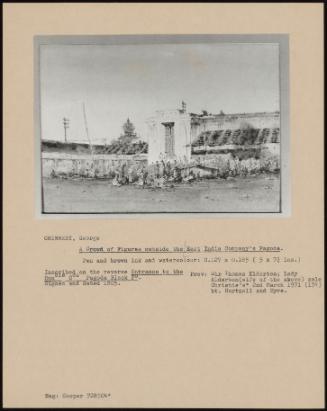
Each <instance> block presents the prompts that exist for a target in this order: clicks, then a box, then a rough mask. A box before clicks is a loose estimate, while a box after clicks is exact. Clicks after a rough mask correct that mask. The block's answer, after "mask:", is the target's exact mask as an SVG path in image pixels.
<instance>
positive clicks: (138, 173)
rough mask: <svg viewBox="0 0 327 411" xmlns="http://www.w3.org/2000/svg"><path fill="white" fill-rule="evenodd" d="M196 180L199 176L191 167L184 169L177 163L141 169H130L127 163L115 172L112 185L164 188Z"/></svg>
mask: <svg viewBox="0 0 327 411" xmlns="http://www.w3.org/2000/svg"><path fill="white" fill-rule="evenodd" d="M196 178H197V176H196V175H195V173H194V172H193V170H190V168H189V167H187V166H184V167H183V166H182V165H181V164H179V163H178V162H177V161H174V162H172V163H171V162H169V161H167V162H165V161H164V160H161V161H156V162H155V163H154V164H150V165H148V166H145V165H142V166H141V167H139V168H135V167H133V166H131V167H128V166H127V164H126V163H123V164H121V165H120V167H119V168H118V169H116V170H115V176H114V179H113V181H112V184H113V185H114V186H121V185H126V184H137V185H139V186H143V187H147V186H150V187H164V186H165V185H171V184H173V183H180V182H191V181H193V180H195V179H196Z"/></svg>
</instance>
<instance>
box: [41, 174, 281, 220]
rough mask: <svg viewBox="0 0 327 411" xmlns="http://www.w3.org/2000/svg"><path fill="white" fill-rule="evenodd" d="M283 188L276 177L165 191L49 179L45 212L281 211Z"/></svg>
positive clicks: (45, 182) (45, 185)
mask: <svg viewBox="0 0 327 411" xmlns="http://www.w3.org/2000/svg"><path fill="white" fill-rule="evenodd" d="M279 188H280V179H279V176H276V175H273V176H272V175H270V176H269V175H266V176H264V175H260V176H256V177H249V178H241V177H238V178H235V179H231V180H221V179H215V180H201V181H195V182H192V183H181V184H178V185H175V187H169V188H162V189H161V188H155V189H153V188H143V187H140V186H136V185H127V186H120V187H117V186H113V185H112V183H111V181H110V180H65V179H51V178H45V179H43V201H44V212H46V213H126V212H132V213H144V212H148V213H163V212H170V213H173V212H224V213H230V212H278V211H279V191H280V190H279Z"/></svg>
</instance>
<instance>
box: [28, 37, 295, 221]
mask: <svg viewBox="0 0 327 411" xmlns="http://www.w3.org/2000/svg"><path fill="white" fill-rule="evenodd" d="M229 37H230V38H231V39H230V40H229V41H228V36H227V40H226V38H223V37H219V36H198V37H197V36H166V37H164V36H149V37H147V36H127V37H126V36H104V37H101V38H100V39H98V40H97V37H96V36H95V38H93V39H92V36H90V37H87V38H86V40H89V41H85V37H83V38H81V39H79V36H73V37H68V38H65V37H64V38H60V36H59V38H58V37H56V36H53V38H52V37H51V36H47V37H46V38H45V41H43V37H42V36H40V37H38V38H37V41H36V54H37V61H38V66H37V76H36V77H37V78H36V81H37V87H36V90H37V96H36V97H37V107H36V111H37V122H38V124H37V129H38V131H39V136H38V140H37V141H38V145H39V155H40V175H39V179H40V191H41V210H42V213H44V214H61V213H72V214H79V213H81V214H93V213H104V214H106V213H107V214H124V213H126V214H128V213H137V214H143V213H281V211H282V204H283V198H282V177H283V178H284V176H283V172H284V171H283V163H282V160H283V161H284V162H285V161H286V162H287V158H285V157H284V158H283V159H282V157H283V156H284V155H285V154H286V153H284V152H283V151H282V145H283V139H287V138H288V136H287V133H286V128H284V127H283V124H282V121H281V117H282V116H283V115H284V117H285V116H286V112H287V107H286V110H285V109H284V114H283V109H281V107H282V104H281V103H282V100H283V96H286V95H287V93H288V90H283V84H284V83H283V82H282V81H281V76H282V72H283V58H284V57H283V54H282V53H281V41H280V40H279V38H278V39H277V40H276V39H274V38H272V39H269V36H268V37H267V39H266V40H265V41H260V38H258V39H256V37H255V36H252V37H251V38H250V39H249V38H247V37H246V36H238V37H237V38H236V40H233V38H232V36H229ZM259 37H260V36H259ZM261 37H262V36H261ZM285 100H286V97H285ZM284 104H285V102H284ZM284 107H285V105H284Z"/></svg>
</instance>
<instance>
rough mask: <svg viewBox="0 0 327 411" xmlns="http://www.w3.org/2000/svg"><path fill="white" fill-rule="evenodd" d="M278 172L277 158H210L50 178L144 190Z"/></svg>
mask: <svg viewBox="0 0 327 411" xmlns="http://www.w3.org/2000/svg"><path fill="white" fill-rule="evenodd" d="M278 171H279V161H278V159H276V158H273V157H272V158H268V159H255V158H252V157H251V158H248V159H243V160H239V159H238V157H236V158H227V159H226V158H222V157H214V158H211V159H208V158H207V159H205V160H203V159H201V158H198V159H197V160H192V161H191V162H187V161H183V160H173V161H165V160H160V161H156V162H155V163H152V164H144V163H135V162H134V163H132V162H130V163H129V162H121V163H120V164H117V165H115V166H113V167H111V169H110V170H109V171H108V170H107V172H106V173H103V172H100V170H99V169H98V168H97V167H96V166H94V164H91V165H90V166H89V167H88V168H86V169H84V170H83V171H80V172H75V173H72V172H71V173H67V174H66V175H65V174H64V173H56V172H55V171H54V170H52V172H51V177H64V178H71V177H79V178H80V177H82V178H91V179H98V178H99V179H100V178H101V179H103V178H107V179H110V180H111V182H112V184H113V185H114V186H122V185H128V184H135V185H138V186H142V187H143V188H145V187H159V188H162V187H164V186H171V185H173V184H175V183H191V182H193V181H195V180H200V179H205V178H222V179H228V178H235V177H238V176H241V177H247V176H251V175H252V176H254V175H258V174H261V173H274V172H278Z"/></svg>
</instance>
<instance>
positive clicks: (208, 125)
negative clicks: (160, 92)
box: [147, 102, 280, 163]
mask: <svg viewBox="0 0 327 411" xmlns="http://www.w3.org/2000/svg"><path fill="white" fill-rule="evenodd" d="M147 126H148V135H147V138H148V145H149V147H148V161H149V163H151V162H155V161H158V160H160V159H162V158H165V159H186V160H187V161H189V160H190V159H191V157H192V155H195V154H197V152H199V151H201V152H202V153H203V152H208V153H209V152H210V150H211V151H212V150H213V147H215V150H214V152H219V150H220V151H222V150H225V151H226V150H233V147H234V148H235V147H240V146H247V147H248V146H256V145H263V144H264V145H267V144H268V145H269V144H275V145H276V143H277V145H278V149H279V142H280V115H279V112H277V111H276V112H270V113H265V112H264V113H238V114H225V113H223V112H222V111H220V113H219V114H210V113H208V112H207V111H203V112H202V114H194V113H187V112H186V104H185V103H184V102H183V103H182V109H176V110H162V111H156V113H155V115H154V116H153V117H151V118H149V119H148V120H147ZM276 149H277V146H275V147H273V150H274V151H275V152H276Z"/></svg>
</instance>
